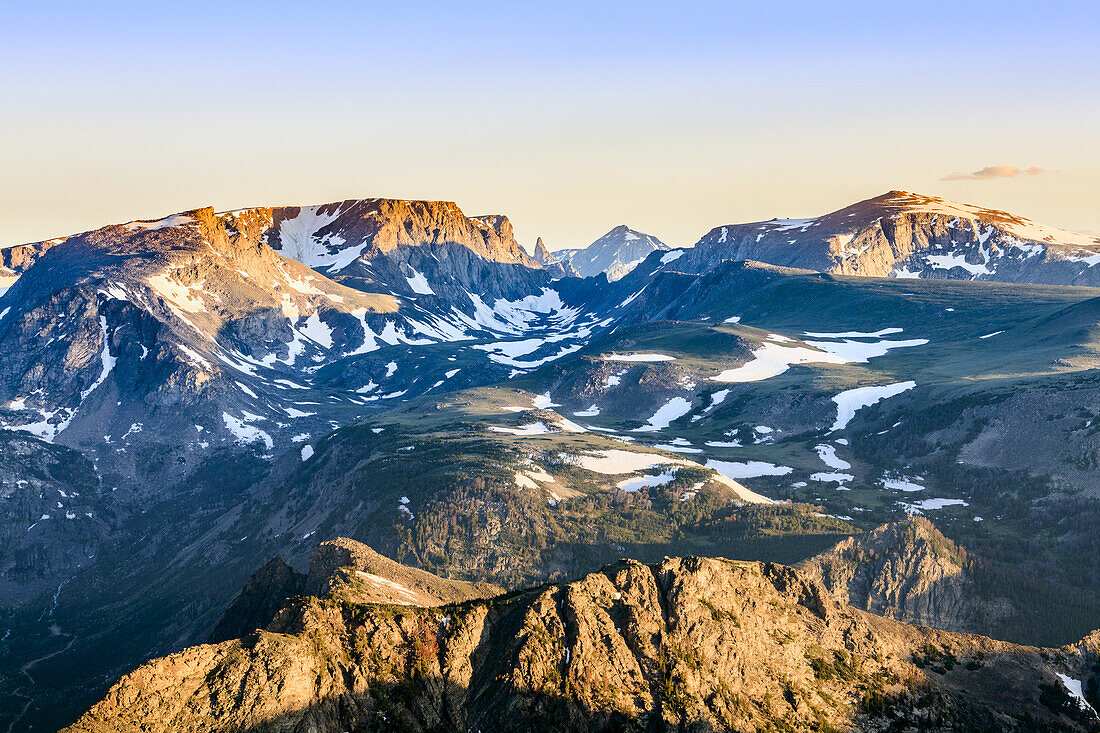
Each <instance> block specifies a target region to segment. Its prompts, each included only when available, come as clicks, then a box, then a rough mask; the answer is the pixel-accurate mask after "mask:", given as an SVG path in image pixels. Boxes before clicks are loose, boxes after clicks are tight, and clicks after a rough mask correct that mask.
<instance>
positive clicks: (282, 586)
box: [210, 537, 504, 643]
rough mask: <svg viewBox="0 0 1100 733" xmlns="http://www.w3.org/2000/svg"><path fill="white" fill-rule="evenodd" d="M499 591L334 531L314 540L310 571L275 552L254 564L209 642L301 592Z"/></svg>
mask: <svg viewBox="0 0 1100 733" xmlns="http://www.w3.org/2000/svg"><path fill="white" fill-rule="evenodd" d="M503 592H504V590H503V589H502V588H500V587H499V586H496V585H493V584H491V583H469V582H465V581H461V580H449V579H447V578H441V577H439V576H438V575H433V574H432V573H429V572H426V571H424V570H419V569H417V568H411V567H408V566H406V565H402V564H400V563H398V562H394V561H393V560H391V559H390V558H388V557H386V556H384V555H380V554H379V553H377V552H375V551H374V550H372V549H371V548H370V547H368V546H367V545H364V544H363V543H362V542H356V541H355V540H349V539H347V538H344V537H337V538H336V539H333V540H329V541H327V542H322V543H321V544H320V545H318V546H317V549H315V550H314V551H313V557H312V558H311V559H310V564H309V572H308V573H299V572H298V571H296V570H295V569H294V568H292V567H290V566H289V565H287V564H286V563H285V562H283V560H282V558H278V557H276V558H274V559H272V560H271V561H270V562H268V563H267V564H266V565H264V566H263V567H262V568H260V569H259V570H257V571H256V572H255V574H253V575H252V577H251V578H249V579H248V582H247V583H245V586H244V588H242V589H241V592H240V593H239V594H238V595H237V597H236V598H234V599H233V602H232V603H231V604H230V605H229V608H227V609H226V612H225V614H224V615H223V616H222V618H221V620H220V621H219V622H218V625H217V627H216V628H215V629H214V632H213V633H212V634H211V635H210V642H211V643H218V642H221V641H227V640H229V639H239V638H241V637H243V636H246V635H247V634H250V633H252V632H253V631H254V630H256V629H263V628H265V627H267V626H268V625H269V624H270V623H271V621H272V620H273V619H274V618H275V616H276V614H277V613H278V612H279V610H280V609H281V608H282V607H283V605H284V604H285V603H286V601H288V600H289V599H291V598H293V597H294V596H297V595H301V594H308V595H312V596H316V597H318V598H336V597H338V598H340V599H341V600H342V601H350V602H355V603H389V604H394V605H399V606H405V605H415V606H423V607H432V606H442V605H445V604H448V603H461V602H462V601H468V600H473V599H478V598H491V597H493V596H496V595H499V594H501V593H503Z"/></svg>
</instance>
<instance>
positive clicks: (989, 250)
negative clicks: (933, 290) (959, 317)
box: [676, 191, 1100, 286]
mask: <svg viewBox="0 0 1100 733" xmlns="http://www.w3.org/2000/svg"><path fill="white" fill-rule="evenodd" d="M722 259H735V260H757V261H760V262H767V263H770V264H773V265H780V266H783V267H793V268H801V269H808V270H817V271H820V272H830V273H835V274H841V275H862V276H870V277H908V278H948V279H961V280H990V281H998V282H1017V283H1043V284H1051V285H1092V286H1095V285H1100V269H1097V268H1096V267H1095V265H1096V264H1098V263H1100V240H1097V238H1096V237H1091V236H1087V235H1083V234H1077V233H1076V232H1070V231H1066V230H1062V229H1056V228H1054V227H1048V226H1044V225H1041V224H1037V223H1035V222H1033V221H1031V220H1029V219H1026V218H1024V217H1020V216H1016V215H1013V214H1009V213H1007V212H1003V211H996V210H993V209H986V208H982V207H978V206H972V205H969V204H958V203H955V202H951V201H946V200H944V199H941V198H937V197H934V196H923V195H920V194H914V193H910V192H907V191H890V192H888V193H885V194H883V195H881V196H876V197H874V198H871V199H867V200H866V201H861V202H859V203H856V204H853V205H851V206H848V207H845V208H843V209H840V210H838V211H835V212H833V213H830V214H826V215H824V216H819V217H816V218H809V219H773V220H771V221H765V222H754V223H750V224H730V225H726V226H721V227H715V228H714V229H712V230H711V231H710V232H708V233H707V234H706V235H705V236H704V237H703V238H702V239H700V240H699V242H698V243H697V244H696V245H695V247H694V248H693V249H692V250H689V251H688V253H687V256H686V257H685V258H684V259H683V260H681V261H680V262H678V263H677V264H676V267H678V268H684V267H690V268H691V271H694V272H702V271H704V270H706V269H708V268H709V267H712V266H713V265H714V264H715V263H716V262H718V261H720V260H722Z"/></svg>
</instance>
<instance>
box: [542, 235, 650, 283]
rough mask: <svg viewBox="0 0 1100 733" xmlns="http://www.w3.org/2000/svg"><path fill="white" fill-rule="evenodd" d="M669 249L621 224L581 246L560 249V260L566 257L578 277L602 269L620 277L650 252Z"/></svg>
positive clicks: (608, 275) (648, 236)
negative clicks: (578, 248) (561, 250)
mask: <svg viewBox="0 0 1100 733" xmlns="http://www.w3.org/2000/svg"><path fill="white" fill-rule="evenodd" d="M667 249H669V247H668V245H666V244H665V243H664V242H662V241H661V240H659V239H657V238H656V237H654V236H653V235H651V234H645V233H644V232H639V231H636V230H634V229H631V228H630V227H628V226H627V225H626V224H620V225H618V226H617V227H615V228H614V229H612V230H611V231H609V232H608V233H607V234H605V235H603V236H602V237H600V238H599V239H597V240H596V241H594V242H593V243H592V244H590V245H588V246H587V247H585V248H584V249H582V250H573V251H563V252H561V253H560V256H561V257H562V259H560V261H562V262H563V263H564V262H565V261H568V263H569V264H570V265H572V267H573V268H574V269H575V270H576V271H577V273H578V274H579V275H580V276H581V277H594V276H596V275H599V274H600V273H605V274H606V275H607V279H608V280H610V281H615V280H619V279H621V278H622V277H623V276H624V275H626V274H627V273H629V272H630V271H631V270H633V269H634V268H635V267H637V266H638V265H639V264H640V263H641V262H642V261H643V260H644V259H645V258H646V257H648V256H649V254H650V253H651V252H654V251H657V250H667Z"/></svg>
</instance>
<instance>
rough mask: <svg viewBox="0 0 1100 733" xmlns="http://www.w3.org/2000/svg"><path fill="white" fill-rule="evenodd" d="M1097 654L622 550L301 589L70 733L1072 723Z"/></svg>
mask: <svg viewBox="0 0 1100 733" xmlns="http://www.w3.org/2000/svg"><path fill="white" fill-rule="evenodd" d="M1094 657H1095V652H1094V650H1092V648H1091V647H1088V646H1087V644H1086V645H1083V646H1082V647H1080V648H1077V647H1075V648H1069V647H1067V648H1065V649H1062V650H1038V649H1033V648H1028V647H1018V646H1014V645H1011V644H1006V643H1002V642H995V641H992V640H989V639H986V638H983V637H977V636H966V635H958V634H950V633H947V632H939V631H933V630H927V629H919V628H916V627H911V626H907V625H904V624H901V623H899V622H896V621H892V620H889V619H882V618H878V617H875V616H871V615H867V614H865V613H863V612H860V611H857V610H854V609H852V608H850V607H848V606H845V605H842V604H840V603H837V602H836V601H834V600H832V599H831V598H829V597H828V595H827V593H825V592H824V590H823V589H822V588H821V587H820V586H819V585H817V584H816V583H815V582H814V581H812V580H811V579H809V578H807V577H806V576H804V575H802V574H801V573H799V572H798V571H796V570H794V569H792V568H788V567H784V566H780V565H773V564H767V563H742V562H731V561H727V560H721V559H703V558H683V559H666V560H665V561H664V562H662V563H659V564H657V565H653V566H647V565H642V564H640V563H637V562H633V561H623V562H622V563H620V564H618V565H614V566H611V567H608V568H606V569H604V570H603V571H602V572H599V573H594V574H591V575H588V576H586V577H584V578H583V579H581V580H578V581H576V582H573V583H569V584H566V585H560V586H548V587H544V588H535V589H531V590H528V591H523V592H518V593H513V594H510V595H508V596H502V597H498V598H494V599H490V600H477V601H471V602H466V603H461V604H457V605H448V606H443V607H439V608H423V607H415V606H405V607H396V606H392V605H374V604H365V605H364V604H359V603H355V602H350V601H347V600H345V599H339V598H330V599H328V600H323V599H317V598H300V599H296V600H293V601H291V602H289V603H288V604H287V605H286V606H285V607H284V608H283V610H282V611H281V612H280V613H279V615H278V616H277V617H276V618H275V619H274V621H273V622H272V623H271V625H270V626H269V628H268V630H267V631H263V632H259V633H258V634H256V635H250V636H249V637H247V638H244V639H241V640H235V641H227V642H223V643H221V644H217V645H204V646H198V647H193V648H190V649H187V650H185V651H183V652H180V653H178V654H174V655H172V656H169V657H165V658H163V659H159V660H155V661H153V662H150V663H149V664H146V665H144V666H142V667H141V668H139V669H137V670H135V671H134V672H131V673H130V674H128V675H126V676H125V677H123V678H122V679H121V680H120V681H119V682H118V683H117V684H116V685H115V686H114V687H113V688H112V689H111V691H110V692H109V693H108V694H107V696H106V697H105V698H104V699H103V700H102V701H101V702H99V703H98V704H96V705H95V706H94V707H93V708H92V709H91V710H90V711H88V713H87V714H86V715H84V716H83V717H82V718H81V719H80V720H79V721H78V722H77V723H76V724H74V725H73V726H72V727H71V728H69V729H67V730H69V731H73V732H76V731H84V732H91V731H108V730H110V731H136V730H142V731H150V732H152V731H167V730H173V731H190V730H246V731H257V732H258V731H276V730H278V731H307V730H308V731H318V732H321V731H343V730H389V729H393V728H399V729H403V730H413V731H419V730H498V731H520V730H530V729H531V728H532V727H533V726H550V727H552V728H553V729H555V730H563V731H572V730H576V731H582V730H583V731H588V730H594V729H595V730H603V729H607V728H609V727H610V728H616V729H632V728H645V729H652V730H667V729H679V730H693V731H705V730H765V729H782V730H805V731H810V730H822V729H846V730H867V731H871V730H885V729H888V728H889V727H890V726H891V725H894V726H896V727H897V729H899V730H903V729H911V728H910V726H915V727H917V728H920V727H923V728H924V729H928V728H934V729H939V730H946V729H951V730H964V729H965V730H994V729H996V730H1035V729H1037V727H1038V726H1047V727H1052V726H1053V727H1056V728H1057V729H1060V730H1066V731H1074V730H1088V729H1089V728H1090V726H1094V725H1095V722H1096V721H1095V717H1094V713H1092V712H1091V711H1089V710H1087V709H1085V708H1084V707H1082V706H1079V705H1078V704H1077V703H1076V702H1075V701H1073V699H1072V697H1071V695H1070V693H1069V692H1068V691H1067V688H1066V687H1064V686H1063V683H1062V682H1061V681H1060V679H1059V678H1058V677H1057V676H1056V675H1057V674H1065V675H1066V678H1067V679H1070V680H1075V679H1077V680H1079V679H1081V678H1082V677H1084V676H1086V675H1087V674H1088V673H1089V670H1090V669H1091V666H1090V665H1092V664H1093V663H1094V662H1095V659H1094ZM1070 703H1072V706H1071V704H1070Z"/></svg>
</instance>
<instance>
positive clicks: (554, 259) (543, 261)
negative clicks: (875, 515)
mask: <svg viewBox="0 0 1100 733" xmlns="http://www.w3.org/2000/svg"><path fill="white" fill-rule="evenodd" d="M535 261H536V262H538V263H539V264H540V265H542V268H543V269H544V270H546V271H547V272H548V273H550V276H551V277H554V278H561V277H580V274H579V273H578V272H577V270H576V269H575V268H574V267H573V265H571V264H569V259H568V257H558V256H556V255H555V254H554V253H552V252H550V250H548V249H547V248H546V245H545V244H544V243H543V241H542V237H539V238H538V239H536V240H535Z"/></svg>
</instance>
